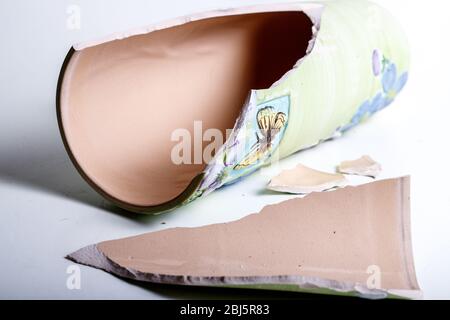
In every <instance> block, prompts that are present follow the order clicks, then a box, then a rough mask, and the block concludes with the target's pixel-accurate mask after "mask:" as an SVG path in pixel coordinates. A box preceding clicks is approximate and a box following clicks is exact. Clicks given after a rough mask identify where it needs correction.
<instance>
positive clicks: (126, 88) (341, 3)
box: [57, 0, 409, 213]
mask: <svg viewBox="0 0 450 320" xmlns="http://www.w3.org/2000/svg"><path fill="white" fill-rule="evenodd" d="M408 68H409V51H408V45H407V41H406V38H405V36H404V34H403V32H402V30H401V29H400V28H399V26H398V25H397V23H396V22H395V20H393V18H392V17H391V16H390V15H389V14H388V13H387V12H386V11H385V10H384V9H382V8H380V7H378V6H377V5H375V4H372V3H370V2H368V1H364V0H360V1H349V0H336V1H315V2H304V1H301V2H298V3H288V4H274V5H266V4H264V5H262V4H261V5H257V6H253V7H246V8H230V9H228V10H219V11H212V12H205V13H200V14H195V15H190V16H187V17H182V18H177V19H173V20H170V21H167V22H164V23H162V24H157V25H149V26H146V27H143V28H140V29H137V30H131V31H128V32H124V33H119V34H114V35H112V36H110V37H107V38H105V39H102V40H99V41H94V42H89V43H83V44H78V45H75V46H74V47H73V48H72V49H71V50H70V52H69V53H68V55H67V57H66V60H65V62H64V64H63V68H62V70H61V74H60V78H59V82H58V91H57V111H58V121H59V127H60V131H61V135H62V138H63V142H64V145H65V147H66V149H67V152H68V153H69V156H70V158H71V160H72V162H73V163H74V164H75V166H76V168H77V169H78V171H79V172H80V174H81V175H82V176H83V178H85V180H86V181H87V182H88V183H89V184H90V185H91V186H92V187H93V188H95V190H97V191H98V192H99V193H100V194H101V195H102V196H104V197H105V198H107V199H108V200H110V201H112V202H114V203H115V204H117V205H119V206H121V207H122V208H125V209H127V210H131V211H135V212H142V213H159V212H162V211H166V210H171V209H174V208H176V207H178V206H181V205H184V204H187V203H189V202H191V201H193V200H195V199H197V198H200V197H202V196H205V195H207V194H208V193H210V192H212V191H214V190H215V189H217V188H220V187H221V186H223V185H226V184H229V183H233V182H235V181H237V180H238V179H239V178H241V177H243V176H246V175H248V174H250V173H252V172H254V171H255V170H257V169H259V168H261V167H262V166H264V165H266V164H268V163H269V162H271V161H274V159H278V158H284V157H287V156H289V155H291V154H293V153H295V152H297V151H299V150H303V149H306V148H310V147H312V146H315V145H317V144H319V143H320V142H322V141H324V140H327V139H329V138H331V137H336V136H338V135H340V134H341V133H344V132H346V131H347V130H349V129H350V128H352V127H354V126H355V125H357V124H359V123H360V122H361V121H363V120H365V119H366V118H368V117H369V116H371V115H373V114H374V113H376V112H378V111H380V110H382V109H383V108H385V107H386V106H387V105H389V104H390V103H391V102H392V101H393V100H394V98H395V97H396V95H397V94H398V93H399V92H400V90H401V89H402V88H403V86H404V85H405V83H406V81H407V79H408ZM213 141H214V143H213ZM209 142H211V143H209Z"/></svg>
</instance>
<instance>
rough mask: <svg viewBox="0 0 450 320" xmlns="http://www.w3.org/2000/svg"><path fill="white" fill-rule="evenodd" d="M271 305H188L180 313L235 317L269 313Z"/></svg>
mask: <svg viewBox="0 0 450 320" xmlns="http://www.w3.org/2000/svg"><path fill="white" fill-rule="evenodd" d="M269 313H270V310H269V305H267V304H225V305H224V306H223V307H218V306H207V307H206V306H194V305H190V304H188V305H186V306H182V307H181V308H180V315H202V316H206V317H208V318H210V317H212V316H213V315H214V314H222V315H225V316H227V315H229V316H235V317H241V316H249V315H260V316H261V315H269Z"/></svg>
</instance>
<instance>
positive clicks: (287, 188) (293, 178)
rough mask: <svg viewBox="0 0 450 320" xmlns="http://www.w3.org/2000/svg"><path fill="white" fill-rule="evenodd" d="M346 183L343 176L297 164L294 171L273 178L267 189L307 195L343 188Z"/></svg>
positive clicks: (284, 172) (287, 171) (286, 171)
mask: <svg viewBox="0 0 450 320" xmlns="http://www.w3.org/2000/svg"><path fill="white" fill-rule="evenodd" d="M347 182H348V181H347V179H346V178H345V176H344V175H342V174H340V173H327V172H322V171H318V170H315V169H311V168H308V167H306V166H304V165H302V164H299V165H297V167H295V168H294V169H291V170H285V171H283V172H282V173H281V174H279V175H278V176H276V177H274V178H273V179H272V180H271V181H270V182H269V185H268V186H267V188H268V189H269V190H273V191H279V192H287V193H293V194H308V193H311V192H322V191H326V190H330V189H333V188H339V187H344V186H346V185H347Z"/></svg>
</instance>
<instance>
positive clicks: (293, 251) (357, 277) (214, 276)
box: [68, 177, 420, 298]
mask: <svg viewBox="0 0 450 320" xmlns="http://www.w3.org/2000/svg"><path fill="white" fill-rule="evenodd" d="M380 200H382V201H380ZM68 258H69V259H71V260H74V261H76V262H78V263H82V264H86V265H89V266H93V267H96V268H99V269H103V270H106V271H108V272H111V273H113V274H116V275H119V276H122V277H126V278H131V279H135V280H140V281H149V282H155V283H167V284H179V285H196V286H219V287H220V286H221V287H237V288H239V287H243V288H255V289H272V290H286V291H300V292H305V291H306V292H311V293H327V294H340V295H342V294H344V295H356V296H362V297H366V298H383V297H390V296H403V297H410V298H411V297H418V296H419V294H420V289H419V287H418V284H417V281H416V277H415V272H414V263H413V256H412V250H411V239H410V225H409V178H407V177H405V178H397V179H391V180H381V181H376V182H372V183H368V184H365V185H362V186H358V187H347V188H343V189H339V190H336V191H332V192H322V193H314V194H311V195H308V196H307V197H305V198H295V199H291V200H288V201H284V202H282V203H279V204H275V205H269V206H266V207H265V208H263V209H262V210H261V211H260V212H259V213H257V214H251V215H248V216H246V217H244V218H242V219H240V220H237V221H233V222H229V223H220V224H213V225H207V226H202V227H196V228H171V229H167V230H163V231H158V232H151V233H146V234H143V235H139V236H134V237H130V238H125V239H119V240H112V241H105V242H101V243H98V244H95V245H91V246H88V247H85V248H83V249H80V250H78V251H76V252H74V253H72V254H70V255H69V256H68ZM374 272H376V276H374ZM372 280H373V281H372Z"/></svg>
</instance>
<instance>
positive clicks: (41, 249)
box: [0, 0, 450, 299]
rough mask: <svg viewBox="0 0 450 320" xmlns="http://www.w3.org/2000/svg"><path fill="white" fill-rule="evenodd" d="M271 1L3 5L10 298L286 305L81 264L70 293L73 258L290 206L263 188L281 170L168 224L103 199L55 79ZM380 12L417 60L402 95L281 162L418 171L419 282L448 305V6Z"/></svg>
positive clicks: (1, 122) (3, 218) (0, 189)
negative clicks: (153, 36)
mask: <svg viewBox="0 0 450 320" xmlns="http://www.w3.org/2000/svg"><path fill="white" fill-rule="evenodd" d="M261 2H269V1H255V0H253V1H242V0H240V1H237V0H236V1H231V0H222V1H221V0H215V1H207V2H203V3H202V2H201V1H182V0H180V1H174V0H166V1H163V2H158V3H156V2H153V1H147V0H140V1H133V2H130V1H105V0H104V1H92V0H90V1H88V0H85V1H75V0H73V1H61V0H53V1H50V0H45V1H43V0H42V1H32V0H29V1H23V0H21V1H16V0H14V1H13V0H10V1H1V2H0V37H1V38H0V40H1V49H2V50H1V51H0V108H1V116H0V253H1V257H0V271H1V272H0V298H147V299H153V298H155V299H156V298H179V297H184V298H187V297H192V298H196V297H215V296H218V295H221V296H224V295H225V297H233V296H237V297H245V296H246V295H248V296H250V295H252V296H260V297H261V295H262V296H263V297H277V296H286V295H285V294H281V293H267V294H265V295H263V294H261V293H251V292H248V291H245V292H240V291H237V290H204V289H195V288H180V287H168V286H155V285H136V284H134V283H129V282H126V281H123V280H121V279H118V278H116V277H114V276H112V275H109V274H107V273H105V272H102V271H99V270H95V269H92V268H88V267H81V290H68V289H67V288H66V279H67V276H68V275H67V274H66V268H67V267H68V266H69V265H71V264H72V263H71V262H69V261H67V260H65V259H64V258H63V257H64V255H66V254H67V253H70V252H72V251H74V250H76V249H78V248H80V247H82V246H85V245H88V244H91V243H95V242H99V241H102V240H107V239H113V238H118V237H124V236H128V235H134V234H140V233H144V232H148V231H153V230H160V229H163V228H169V227H175V226H198V225H203V224H208V223H214V222H221V221H227V220H233V219H237V218H240V217H243V216H244V215H246V214H248V213H251V212H255V211H257V210H259V209H260V208H261V207H262V206H263V205H264V204H267V203H272V202H278V201H281V200H283V199H287V198H289V196H286V195H273V194H271V193H269V192H265V191H264V185H265V183H266V182H267V180H268V176H270V175H272V174H273V173H269V175H267V174H268V173H267V172H266V174H264V173H262V174H261V173H257V174H255V175H253V176H251V177H249V178H248V179H245V180H243V181H242V182H240V183H237V184H235V185H233V186H230V187H227V188H224V189H222V190H219V191H217V192H214V193H213V194H211V195H210V196H208V197H207V198H205V199H203V200H200V201H197V202H195V203H193V204H192V205H189V206H187V207H184V208H181V209H179V210H176V211H174V212H171V213H169V214H165V215H161V216H157V217H151V216H136V215H133V214H127V213H125V212H123V211H121V210H118V209H115V208H113V207H112V206H110V205H108V204H107V203H106V202H105V201H103V200H102V198H101V197H100V196H98V195H97V194H96V193H94V192H93V191H92V190H91V189H90V188H89V187H88V186H87V184H86V183H85V182H84V181H83V180H82V179H81V178H80V177H79V176H78V174H77V173H76V172H75V169H74V168H73V166H72V164H71V163H70V161H69V159H68V157H67V155H66V153H65V151H64V148H63V146H62V143H61V140H60V137H59V132H58V129H57V123H56V117H55V105H54V95H55V87H56V81H57V76H58V73H59V68H60V65H61V63H62V61H63V59H64V56H65V54H66V51H67V50H68V48H69V47H70V45H71V44H72V43H77V42H80V41H86V40H92V39H96V38H98V37H101V36H105V35H108V34H110V33H112V32H115V31H118V30H127V29H129V28H134V27H139V26H142V25H147V24H149V23H152V22H157V21H161V20H165V19H167V18H173V17H176V16H180V15H184V14H187V13H191V12H198V11H203V10H209V9H216V8H223V7H228V6H235V5H238V4H239V5H244V4H254V3H261ZM377 2H378V3H380V4H382V5H384V6H385V7H386V8H388V9H389V10H390V11H391V12H392V13H393V14H394V15H395V16H396V17H397V18H398V20H399V21H400V22H401V23H402V25H403V26H404V28H405V30H406V31H407V33H408V35H409V38H410V42H411V49H412V54H413V60H412V69H411V72H410V81H409V83H408V84H407V86H406V88H405V90H404V91H403V92H402V93H401V94H400V96H399V98H398V99H397V101H396V102H394V104H393V105H392V106H391V107H389V108H388V109H386V110H384V111H382V112H381V113H380V114H378V115H376V116H375V117H373V118H372V119H371V120H369V121H368V122H366V123H365V124H363V125H361V126H359V127H357V128H356V129H354V130H351V132H349V133H348V134H346V135H345V136H344V137H342V138H340V139H338V140H334V141H330V142H327V143H324V144H322V145H320V146H319V147H316V148H314V149H311V150H308V151H305V152H301V153H298V154H296V155H294V156H292V157H290V158H289V159H286V160H284V161H282V163H281V165H280V168H283V167H284V168H289V167H293V166H295V164H297V163H299V162H302V163H303V164H305V165H309V166H311V167H314V168H317V169H322V170H333V168H334V166H335V165H336V164H338V163H339V162H340V161H341V160H343V159H351V158H356V157H359V156H360V155H362V154H370V155H371V156H372V157H373V158H374V159H375V160H377V161H379V162H380V163H381V164H382V165H383V168H384V172H383V176H385V177H387V176H398V175H402V174H411V175H412V196H411V201H412V235H413V248H414V257H415V263H416V271H417V276H418V280H419V284H420V286H421V288H422V290H423V291H424V297H425V298H430V299H431V298H444V299H445V298H446V299H450V196H449V187H448V184H447V181H450V170H449V165H450V153H449V151H448V149H449V141H448V137H449V133H448V131H449V127H450V102H449V101H450V80H449V76H450V40H449V39H450V38H449V33H450V20H449V19H448V17H447V13H448V11H449V9H450V5H449V4H448V2H447V1H445V0H441V1H431V0H429V1H427V3H426V6H425V5H424V2H423V1H417V0H414V1H411V0H395V1H393V0H389V1H388V0H383V1H382V0H379V1H377ZM69 4H78V5H79V6H80V8H81V18H82V20H81V30H68V29H67V28H66V19H67V14H66V8H67V6H68V5H69ZM429 8H433V10H429ZM280 168H278V169H280ZM361 179H363V178H361ZM354 181H355V180H354ZM367 181H368V180H367ZM161 222H165V223H166V224H161ZM288 296H289V295H288Z"/></svg>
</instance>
